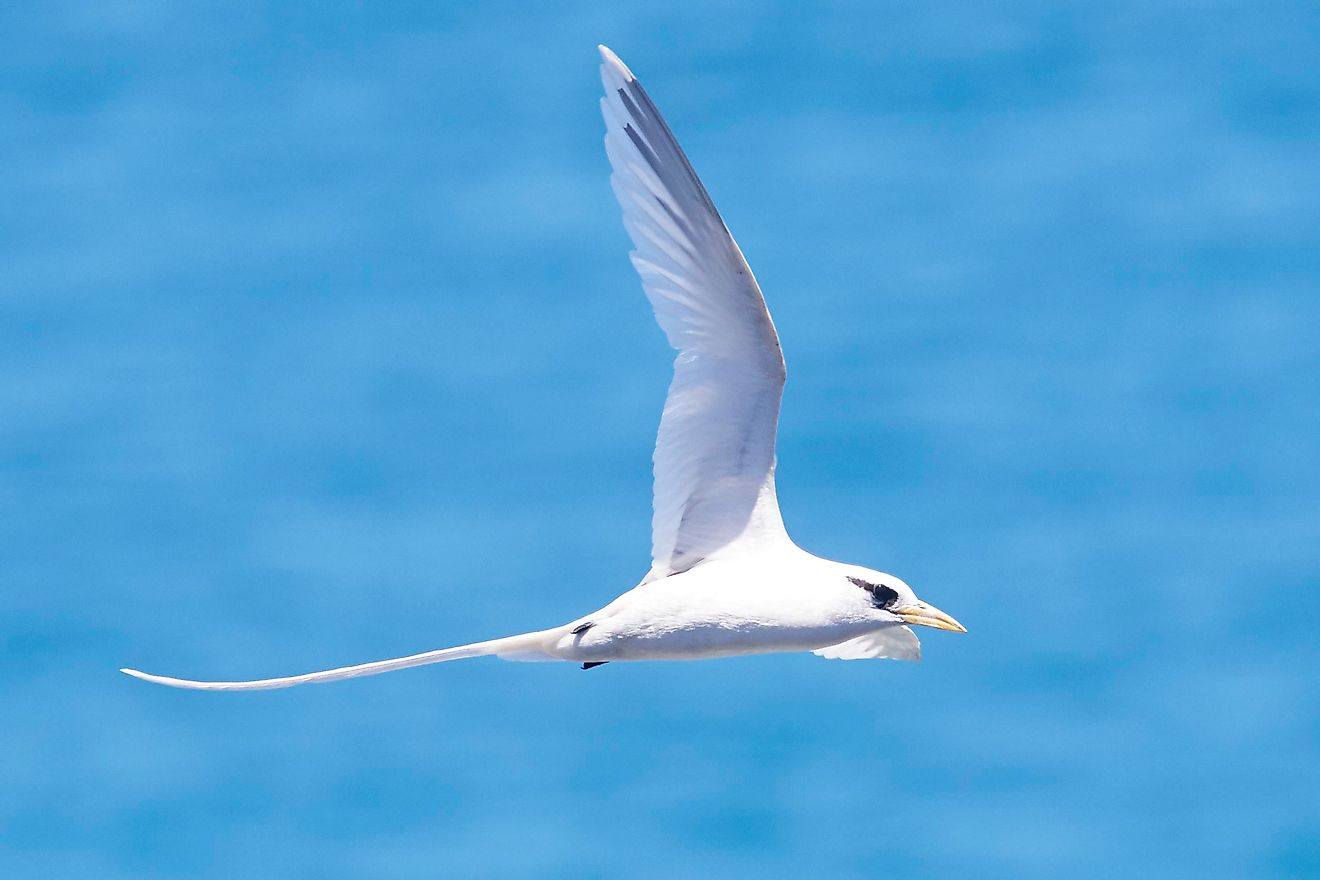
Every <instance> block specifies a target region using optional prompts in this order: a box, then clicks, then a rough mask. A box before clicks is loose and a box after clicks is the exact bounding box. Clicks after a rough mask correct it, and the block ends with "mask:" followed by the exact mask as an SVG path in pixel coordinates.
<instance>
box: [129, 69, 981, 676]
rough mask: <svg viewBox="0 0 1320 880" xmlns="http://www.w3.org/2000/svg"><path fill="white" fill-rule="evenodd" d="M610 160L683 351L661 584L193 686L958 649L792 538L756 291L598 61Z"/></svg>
mask: <svg viewBox="0 0 1320 880" xmlns="http://www.w3.org/2000/svg"><path fill="white" fill-rule="evenodd" d="M599 49H600V54H601V57H602V58H603V59H604V61H603V63H602V64H601V78H602V80H603V81H604V84H605V97H604V98H603V99H602V100H601V111H602V113H603V114H604V117H605V152H606V153H607V154H608V156H609V160H610V164H611V166H612V167H613V172H614V173H613V174H612V175H611V177H610V182H611V184H612V185H613V187H614V194H615V196H616V197H617V198H618V200H619V204H620V205H621V206H622V207H623V224H624V226H625V227H627V230H628V234H629V236H630V237H631V238H632V241H633V244H634V245H636V248H637V249H636V250H635V251H633V252H632V263H633V266H634V267H636V269H637V272H638V274H639V275H641V279H642V287H643V288H644V289H645V291H646V295H647V297H648V298H649V299H650V301H651V306H652V307H653V308H654V310H655V317H656V320H657V321H658V322H659V324H660V327H661V328H662V329H663V330H664V332H665V335H666V336H667V337H668V339H669V344H670V345H672V346H673V347H674V348H675V349H676V350H677V351H678V356H677V358H676V359H675V361H674V378H673V381H672V383H671V384H670V386H669V396H668V398H667V399H666V400H665V408H664V414H663V416H662V417H661V420H660V433H659V437H658V439H657V441H656V447H655V457H654V461H655V484H654V498H653V502H654V507H653V517H652V520H651V570H650V571H649V572H648V573H647V575H646V577H645V578H643V579H642V582H641V583H640V584H638V585H637V586H636V587H634V588H633V589H631V590H629V591H628V592H626V593H624V594H623V595H621V596H619V598H617V599H615V600H614V601H613V602H611V603H610V604H608V605H606V606H605V607H604V608H601V609H600V610H599V611H593V612H591V613H590V614H586V615H584V616H582V617H579V618H578V619H576V620H573V621H570V622H569V623H565V624H564V625H562V626H557V627H554V628H552V629H546V630H541V631H539V632H531V633H524V634H522V635H516V636H509V637H507V638H502V639H494V640H492V641H488V642H477V643H475V644H471V645H461V646H459V647H456V648H443V649H441V650H438V651H428V652H426V653H423V654H414V655H412V656H409V657H399V658H397V659H394V660H380V661H377V662H374V663H363V664H361V665H358V666H345V667H342V668H339V669H329V670H325V671H322V672H311V673H307V674H305V675H291V676H287V677H285V678H268V679H261V680H258V681H190V680H187V679H180V678H167V677H165V676H160V675H149V674H147V673H144V672H139V671H138V670H136V669H124V670H121V671H123V672H125V673H127V674H129V675H132V676H135V677H137V678H141V679H144V680H146V681H153V682H156V683H158V684H165V685H171V686H173V687H180V688H193V689H196V690H208V691H242V690H265V689H268V688H284V687H291V686H293V685H297V684H309V683H312V682H324V681H336V680H338V679H342V678H355V677H357V676H361V675H375V674H377V673H380V672H390V671H391V670H395V669H405V668H407V667H410V666H422V665H424V664H427V663H443V662H446V661H448V660H460V659H463V658H467V657H485V656H492V655H493V656H496V657H502V658H504V659H506V660H567V661H574V662H579V663H582V664H583V668H584V669H590V668H592V667H594V666H599V665H601V664H604V663H609V662H612V661H616V660H697V659H703V658H708V657H727V656H732V655H738V654H763V653H771V652H783V651H811V652H814V653H816V654H818V655H820V656H822V657H829V658H833V659H840V660H859V659H864V658H873V657H884V658H889V659H893V660H917V659H919V658H920V653H921V646H920V643H919V642H918V641H917V637H916V636H915V635H914V634H913V632H912V630H911V629H909V628H908V626H907V624H917V625H921V626H931V627H936V628H938V629H945V630H953V631H956V632H966V631H967V630H966V629H965V628H964V627H963V626H962V624H960V623H958V622H957V621H956V620H954V619H953V618H952V617H950V616H949V615H947V614H945V613H944V612H943V611H940V610H939V609H938V608H935V607H933V606H931V605H928V604H926V603H925V602H922V601H920V600H919V599H918V598H917V597H916V595H915V594H914V593H913V592H912V588H911V587H909V586H908V585H907V584H905V583H904V582H903V581H901V580H899V579H898V578H896V577H894V576H893V575H890V574H885V573H883V572H879V571H873V570H871V569H868V568H862V567H861V566H857V565H846V564H844V563H840V562H831V561H829V560H826V559H821V558H819V557H817V556H813V555H811V554H810V553H807V552H806V551H805V550H802V549H800V548H799V547H798V546H797V545H796V544H794V543H793V541H792V540H790V539H789V537H788V534H787V532H785V531H784V523H783V520H782V519H781V518H780V515H779V503H778V501H777V500H776V498H775V431H776V427H777V424H778V421H779V401H780V396H781V393H782V391H783V387H784V375H785V374H784V358H783V355H782V354H781V353H780V348H779V336H778V334H777V333H776V332H775V326H774V323H773V322H772V321H771V320H770V312H769V311H768V310H767V309H766V305H765V300H764V299H763V298H762V296H761V289H760V287H758V286H757V283H756V279H755V278H753V277H752V271H751V269H750V268H749V267H748V265H747V261H746V260H745V259H743V255H742V251H740V250H739V249H738V245H737V244H735V243H734V240H733V237H732V236H731V235H730V234H729V230H728V229H727V228H726V227H725V225H724V221H723V220H722V219H721V218H720V215H719V212H718V211H716V210H715V205H714V204H713V203H712V202H711V200H710V196H709V195H707V194H706V189H705V187H704V186H702V184H701V181H700V180H699V179H698V178H697V175H696V172H695V171H693V170H692V166H691V165H690V164H688V161H687V157H686V156H684V155H683V151H682V149H680V148H679V146H678V142H677V141H676V140H675V139H674V136H673V134H672V133H671V132H670V130H669V126H668V125H666V124H665V121H664V119H662V118H661V116H660V112H659V111H658V110H656V108H655V105H654V104H653V103H651V99H650V98H649V97H648V96H647V94H646V92H645V91H644V90H643V89H642V86H641V83H639V82H638V81H637V78H636V77H634V76H633V75H632V72H631V71H629V70H628V68H627V67H625V66H624V64H623V62H622V61H620V60H619V58H618V56H616V55H615V54H614V53H613V52H611V51H610V50H609V49H607V48H606V47H604V46H600V47H599Z"/></svg>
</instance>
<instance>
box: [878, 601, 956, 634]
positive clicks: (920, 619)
mask: <svg viewBox="0 0 1320 880" xmlns="http://www.w3.org/2000/svg"><path fill="white" fill-rule="evenodd" d="M890 610H891V611H893V612H894V613H895V614H897V615H898V616H899V617H901V618H903V620H905V621H906V622H908V623H911V624H914V625H916V626H933V627H935V628H936V629H947V630H949V631H950V632H958V633H965V632H967V627H965V626H963V625H962V624H961V623H959V622H958V621H956V620H954V619H953V618H952V617H950V616H949V615H947V614H945V613H944V612H943V611H941V610H940V609H938V608H936V607H935V606H934V605H927V604H926V603H925V602H917V603H915V604H912V605H904V606H903V607H902V608H893V609H890Z"/></svg>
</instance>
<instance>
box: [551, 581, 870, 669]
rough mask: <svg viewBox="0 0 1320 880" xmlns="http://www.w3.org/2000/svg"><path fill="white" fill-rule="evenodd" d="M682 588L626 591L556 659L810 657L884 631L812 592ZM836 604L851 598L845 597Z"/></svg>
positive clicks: (565, 639)
mask: <svg viewBox="0 0 1320 880" xmlns="http://www.w3.org/2000/svg"><path fill="white" fill-rule="evenodd" d="M685 586H686V585H683V584H676V585H673V586H666V587H661V586H660V585H659V584H647V585H644V586H642V587H638V588H637V589H635V590H633V591H631V592H629V593H625V594H624V595H623V596H621V597H619V599H617V600H615V602H613V603H611V604H610V605H608V606H606V607H605V608H603V609H601V611H599V612H597V613H596V614H594V615H588V616H587V617H585V618H583V619H582V622H581V623H580V624H578V625H577V626H575V627H573V629H575V630H577V631H576V632H572V631H570V632H567V633H566V634H565V635H564V636H562V637H561V638H560V639H559V641H558V642H557V644H556V645H555V649H554V653H555V655H556V656H560V657H563V658H564V659H566V660H580V661H584V662H608V661H614V660H702V659H707V658H712V657H728V656H735V655H739V654H763V653H774V652H786V651H814V650H816V649H817V648H823V647H826V646H829V645H836V644H838V643H839V642H842V641H846V640H848V639H851V638H855V637H857V636H860V635H864V634H866V633H868V632H871V631H873V630H876V629H879V628H881V627H882V626H883V625H884V624H883V623H882V622H879V621H877V620H876V619H875V618H874V617H873V616H870V615H868V614H867V613H865V611H864V610H863V609H862V607H861V606H859V605H858V604H857V603H855V602H853V601H848V602H831V601H829V598H830V597H829V596H828V595H822V594H821V593H820V592H817V591H807V590H800V589H795V590H775V589H760V590H737V589H728V588H727V587H725V588H723V589H714V590H711V589H701V588H700V587H701V585H700V584H694V585H693V588H684V587H685ZM853 592H856V591H855V589H854V591H853ZM843 598H846V599H847V600H853V599H854V597H853V596H852V593H851V592H850V593H847V594H845V595H844V597H843Z"/></svg>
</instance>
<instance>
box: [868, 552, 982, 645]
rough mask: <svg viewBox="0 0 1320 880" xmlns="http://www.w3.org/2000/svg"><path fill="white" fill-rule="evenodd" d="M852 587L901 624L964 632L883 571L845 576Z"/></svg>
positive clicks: (878, 609) (902, 582) (958, 624)
mask: <svg viewBox="0 0 1320 880" xmlns="http://www.w3.org/2000/svg"><path fill="white" fill-rule="evenodd" d="M847 577H848V580H850V581H851V582H852V583H853V586H856V587H858V588H859V589H862V590H865V591H866V592H867V593H868V594H869V596H870V601H871V604H872V605H873V606H874V607H875V608H876V610H877V611H879V612H881V613H882V614H886V615H889V616H891V617H893V618H895V619H896V620H898V621H901V622H903V623H908V624H913V625H915V626H933V627H935V628H936V629H947V630H949V631H951V632H962V633H965V632H967V627H965V626H963V625H962V624H961V623H959V622H958V621H956V620H954V619H953V618H952V617H950V616H949V615H947V614H945V613H944V612H943V611H941V610H940V609H938V608H936V607H935V606H934V605H931V604H929V603H926V602H923V601H921V600H920V599H918V598H917V594H916V593H914V592H912V588H911V587H909V586H908V585H907V584H906V583H905V582H904V581H903V580H902V579H901V578H896V577H894V576H893V575H892V574H885V573H884V572H883V571H872V570H871V569H869V568H856V567H853V570H852V572H851V573H850V574H848V575H847Z"/></svg>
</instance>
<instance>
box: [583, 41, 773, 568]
mask: <svg viewBox="0 0 1320 880" xmlns="http://www.w3.org/2000/svg"><path fill="white" fill-rule="evenodd" d="M600 52H601V56H602V57H603V58H604V63H603V64H602V65H601V79H602V80H603V81H604V83H605V97H604V99H602V101H601V111H602V113H603V114H604V116H605V151H606V153H607V154H608V155H609V159H610V164H611V165H612V166H613V170H614V173H613V174H612V175H611V176H610V182H611V184H613V187H614V193H615V195H616V196H617V197H618V200H619V204H620V205H622V207H623V223H624V226H625V227H627V229H628V234H629V236H631V237H632V241H633V244H634V245H635V246H636V250H634V251H633V252H632V262H633V266H635V267H636V269H637V272H638V274H640V275H641V277H642V287H643V288H644V289H645V291H646V296H647V298H648V299H650V301H651V306H652V308H654V309H655V316H656V320H657V321H658V322H659V324H660V327H661V329H663V330H664V332H665V335H666V336H667V337H668V338H669V344H670V345H672V346H673V347H674V348H675V349H677V350H678V357H677V358H676V359H675V361H674V378H673V381H672V383H671V384H670V386H669V397H668V398H667V399H666V401H665V410H664V415H663V416H662V418H661V421H660V434H659V437H658V439H657V441H656V448H655V494H654V515H653V518H652V522H651V557H652V568H651V573H650V574H649V575H648V576H647V579H648V580H654V579H656V578H659V577H665V576H667V575H669V574H674V573H677V572H680V571H685V570H687V569H689V568H691V567H692V566H693V565H696V564H697V563H698V562H701V561H702V560H703V559H707V558H710V557H711V556H714V555H715V554H717V553H719V552H720V551H721V550H725V548H733V547H738V548H743V547H745V546H746V545H749V544H764V543H766V542H773V543H778V542H786V541H788V536H787V534H785V532H784V524H783V521H782V520H781V519H780V516H779V504H778V502H777V501H776V499H775V482H774V469H775V430H776V427H777V424H778V421H779V400H780V396H781V394H782V392H783V388H784V357H783V355H782V354H781V352H780V349H779V336H778V334H776V333H775V326H774V324H773V322H771V320H770V312H769V311H768V310H767V309H766V305H765V299H764V298H762V296H761V289H760V288H759V287H758V286H757V284H756V279H755V278H753V277H752V270H751V269H750V268H748V266H747V261H746V260H745V259H743V255H742V251H740V250H739V249H738V245H737V244H736V243H734V240H733V236H731V235H730V234H729V230H728V229H727V228H726V227H725V225H724V221H723V220H722V219H720V215H719V212H718V211H717V210H715V205H714V204H713V203H712V202H711V200H710V196H709V195H707V194H706V188H705V187H704V186H702V184H701V181H700V180H699V179H698V178H697V174H696V172H695V171H693V170H692V166H691V165H690V164H688V160H687V157H686V156H684V155H683V151H682V149H681V148H680V147H679V146H678V142H677V141H676V140H674V136H673V134H672V133H671V132H670V131H669V126H667V125H666V124H665V121H664V119H662V118H661V116H660V112H659V111H658V110H656V108H655V105H654V104H653V103H651V99H650V98H649V97H648V96H647V94H646V92H645V91H644V90H643V89H642V86H641V83H639V82H638V81H637V78H636V77H634V76H633V75H632V73H631V71H629V70H628V68H627V67H625V66H624V64H623V62H622V61H620V60H619V59H618V57H617V56H615V54H614V53H613V52H611V51H610V50H609V49H607V48H605V47H604V46H601V47H600ZM726 552H728V551H727V550H726Z"/></svg>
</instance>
